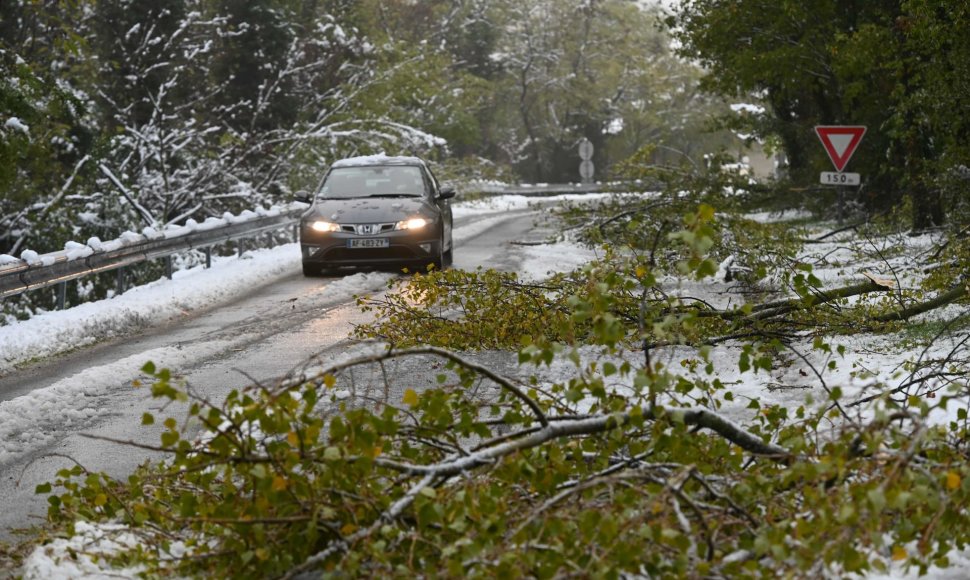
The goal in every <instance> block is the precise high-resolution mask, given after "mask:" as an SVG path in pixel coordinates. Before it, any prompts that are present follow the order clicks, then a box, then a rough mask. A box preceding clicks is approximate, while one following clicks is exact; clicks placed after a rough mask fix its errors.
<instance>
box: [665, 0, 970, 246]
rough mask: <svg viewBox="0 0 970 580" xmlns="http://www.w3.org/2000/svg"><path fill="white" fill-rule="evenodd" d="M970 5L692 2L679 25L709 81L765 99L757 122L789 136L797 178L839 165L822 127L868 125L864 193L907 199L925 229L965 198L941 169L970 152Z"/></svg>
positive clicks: (860, 164) (859, 158) (879, 205)
mask: <svg viewBox="0 0 970 580" xmlns="http://www.w3.org/2000/svg"><path fill="white" fill-rule="evenodd" d="M966 14H967V3H966V2H941V1H925V0H912V1H900V0H896V1H892V2H885V1H875V0H872V1H869V0H858V1H854V2H840V1H836V0H826V1H823V2H812V3H804V2H795V1H782V2H767V1H765V0H731V1H728V0H691V1H689V2H685V3H684V4H683V5H682V7H681V8H680V9H679V11H678V13H677V16H676V17H674V18H671V19H670V21H669V23H670V24H672V25H675V26H677V27H679V37H680V39H681V41H682V42H683V51H682V52H683V54H685V55H687V56H690V57H692V58H696V59H699V60H700V61H701V63H702V64H703V65H704V66H705V67H706V68H707V70H708V71H709V74H708V76H707V77H706V79H705V86H706V87H707V88H709V89H711V90H713V91H716V92H719V93H722V94H726V95H730V96H732V97H735V98H751V97H752V96H760V97H762V99H763V100H764V102H765V103H766V104H767V105H768V113H767V115H766V116H765V117H763V118H762V119H760V120H759V126H758V130H759V131H760V132H761V133H762V134H763V135H774V136H776V137H777V138H778V139H779V140H780V141H781V143H782V145H783V149H784V151H785V153H786V154H787V156H788V160H789V164H790V175H791V177H792V179H793V180H795V181H796V182H801V183H803V184H807V183H812V182H814V181H815V180H816V179H817V173H818V171H820V170H829V169H830V168H829V166H828V162H827V160H826V158H825V156H824V153H823V150H822V148H821V147H819V146H818V143H817V139H816V137H815V135H814V133H813V131H812V128H813V126H815V125H829V124H853V125H867V126H868V127H869V132H868V133H867V135H866V138H865V140H864V142H863V143H862V145H861V146H860V148H859V151H858V152H857V153H856V155H855V157H854V158H853V160H852V166H851V167H850V169H849V170H851V171H855V172H859V173H863V174H864V175H865V181H866V187H864V188H863V189H862V190H861V191H860V193H859V198H860V199H859V200H860V201H862V202H864V203H865V204H866V206H867V207H868V208H869V209H870V210H873V211H875V210H879V209H885V208H890V207H894V206H897V205H899V204H900V203H902V202H903V201H904V199H908V200H909V202H910V203H911V205H912V208H913V213H912V224H913V228H914V229H915V230H917V231H919V230H923V229H926V228H929V227H933V226H938V225H941V224H942V223H943V221H944V215H945V212H946V207H947V206H948V205H954V204H960V203H963V202H962V196H960V195H956V196H953V195H950V196H949V197H948V196H947V195H945V192H944V189H946V186H945V184H944V183H942V182H941V180H940V179H939V176H941V175H951V174H952V173H953V172H955V171H956V172H959V171H960V168H961V167H963V166H964V165H965V160H966V154H965V146H963V145H959V143H961V141H962V142H965V140H961V139H960V138H954V137H955V135H956V134H960V131H963V134H964V135H965V134H966V129H965V125H966V119H967V115H966V105H965V101H966V97H965V95H966V94H967V92H966V91H965V90H963V91H961V90H960V89H958V88H957V86H958V85H960V84H961V83H963V84H965V81H963V80H961V78H965V76H966V75H962V76H961V75H960V74H959V67H960V66H965V65H961V64H960V63H964V62H966V58H965V55H966V48H965V43H966V41H965V40H964V37H965V34H964V33H963V32H962V31H965V30H966V23H967V21H966ZM962 88H964V89H965V88H966V87H962ZM943 103H946V104H945V105H944V104H943ZM944 111H946V112H944ZM954 129H956V131H954ZM951 181H952V180H951ZM951 193H952V188H951Z"/></svg>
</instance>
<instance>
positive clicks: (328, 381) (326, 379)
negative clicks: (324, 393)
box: [323, 375, 337, 389]
mask: <svg viewBox="0 0 970 580" xmlns="http://www.w3.org/2000/svg"><path fill="white" fill-rule="evenodd" d="M323 384H325V385H327V388H328V389H332V388H333V386H334V385H336V384H337V377H335V376H333V375H324V376H323Z"/></svg>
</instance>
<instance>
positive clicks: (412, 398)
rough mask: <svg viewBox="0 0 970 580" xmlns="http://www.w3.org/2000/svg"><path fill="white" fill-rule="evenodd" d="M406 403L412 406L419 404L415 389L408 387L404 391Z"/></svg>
mask: <svg viewBox="0 0 970 580" xmlns="http://www.w3.org/2000/svg"><path fill="white" fill-rule="evenodd" d="M404 404H405V405H410V406H412V407H415V406H417V404H418V394H417V393H415V392H414V389H407V390H406V391H404Z"/></svg>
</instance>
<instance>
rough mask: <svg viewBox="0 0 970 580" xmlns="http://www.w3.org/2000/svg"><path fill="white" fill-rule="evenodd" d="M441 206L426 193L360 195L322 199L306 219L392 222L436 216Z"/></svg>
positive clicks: (367, 222)
mask: <svg viewBox="0 0 970 580" xmlns="http://www.w3.org/2000/svg"><path fill="white" fill-rule="evenodd" d="M437 215H438V211H437V208H436V207H435V206H434V205H432V204H431V203H430V202H429V201H428V200H427V199H426V198H423V197H392V198H387V197H370V198H367V197H365V198H358V199H318V200H317V201H316V203H314V204H313V206H312V207H311V208H310V209H309V211H307V213H305V214H303V219H305V220H308V219H314V220H317V219H318V220H324V221H328V222H334V223H338V224H375V223H390V222H396V221H400V220H404V219H407V218H411V217H417V216H422V217H424V218H428V219H434V218H436V217H437Z"/></svg>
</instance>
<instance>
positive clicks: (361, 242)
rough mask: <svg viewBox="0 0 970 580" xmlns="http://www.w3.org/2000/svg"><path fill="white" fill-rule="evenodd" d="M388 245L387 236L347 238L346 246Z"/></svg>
mask: <svg viewBox="0 0 970 580" xmlns="http://www.w3.org/2000/svg"><path fill="white" fill-rule="evenodd" d="M388 246H390V240H388V239H387V238H358V239H351V240H347V247H348V248H386V247H388Z"/></svg>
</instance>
